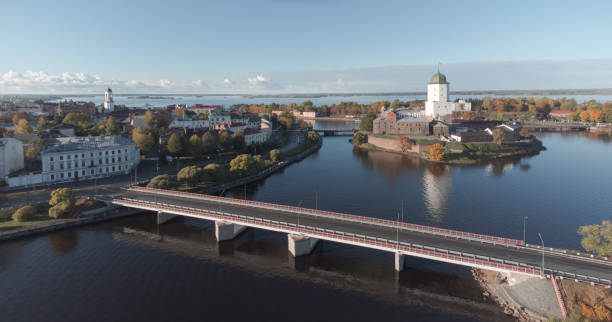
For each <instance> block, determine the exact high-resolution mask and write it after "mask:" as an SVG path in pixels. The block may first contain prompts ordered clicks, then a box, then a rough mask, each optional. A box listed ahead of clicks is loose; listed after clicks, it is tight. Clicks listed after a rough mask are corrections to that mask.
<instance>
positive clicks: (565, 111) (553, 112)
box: [550, 110, 574, 115]
mask: <svg viewBox="0 0 612 322" xmlns="http://www.w3.org/2000/svg"><path fill="white" fill-rule="evenodd" d="M573 113H574V112H573V111H570V110H558V111H552V112H550V114H552V115H565V114H573Z"/></svg>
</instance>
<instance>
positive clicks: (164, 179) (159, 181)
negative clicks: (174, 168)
mask: <svg viewBox="0 0 612 322" xmlns="http://www.w3.org/2000/svg"><path fill="white" fill-rule="evenodd" d="M176 186H177V182H176V177H174V176H171V175H168V174H162V175H159V176H157V177H155V178H153V179H151V181H149V183H148V184H147V188H157V189H168V190H172V189H174V188H176Z"/></svg>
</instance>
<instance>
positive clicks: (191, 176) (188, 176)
mask: <svg viewBox="0 0 612 322" xmlns="http://www.w3.org/2000/svg"><path fill="white" fill-rule="evenodd" d="M201 174H202V168H198V167H197V166H195V165H191V166H188V167H184V168H182V169H181V171H179V172H178V174H177V175H176V179H177V180H179V181H183V182H187V183H189V184H193V183H195V182H197V181H198V180H199V179H200V177H201Z"/></svg>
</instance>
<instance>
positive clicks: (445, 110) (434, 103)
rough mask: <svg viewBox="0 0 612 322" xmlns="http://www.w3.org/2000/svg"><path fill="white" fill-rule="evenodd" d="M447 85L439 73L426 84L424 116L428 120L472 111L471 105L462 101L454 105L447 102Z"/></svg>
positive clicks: (444, 77)
mask: <svg viewBox="0 0 612 322" xmlns="http://www.w3.org/2000/svg"><path fill="white" fill-rule="evenodd" d="M448 85H449V84H448V82H446V76H444V74H442V73H440V72H437V73H435V74H434V75H433V76H432V77H431V80H430V81H429V84H427V102H425V115H426V116H427V117H428V118H430V119H439V118H441V117H444V116H447V115H451V114H453V112H463V111H468V112H469V111H471V110H472V103H467V102H465V101H463V100H460V101H459V102H456V103H455V102H449V101H448Z"/></svg>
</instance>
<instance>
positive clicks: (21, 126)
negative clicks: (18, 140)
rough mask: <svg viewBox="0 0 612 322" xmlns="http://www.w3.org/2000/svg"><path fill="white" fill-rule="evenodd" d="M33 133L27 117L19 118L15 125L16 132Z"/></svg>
mask: <svg viewBox="0 0 612 322" xmlns="http://www.w3.org/2000/svg"><path fill="white" fill-rule="evenodd" d="M30 133H32V127H31V126H30V123H29V122H28V120H26V119H19V121H17V125H16V126H15V134H30Z"/></svg>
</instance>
